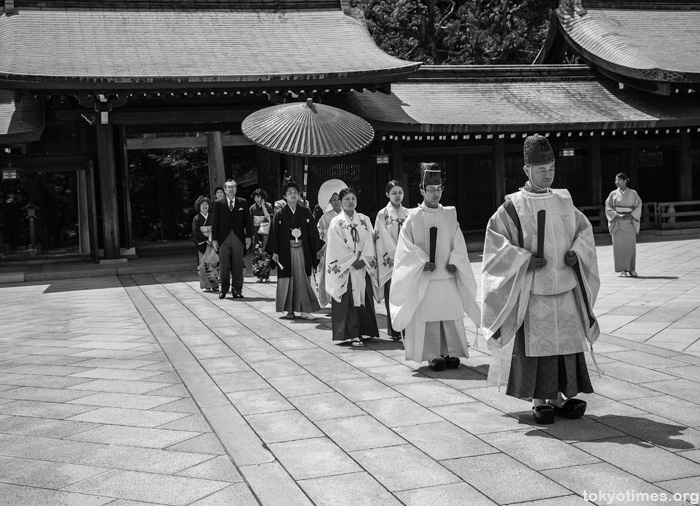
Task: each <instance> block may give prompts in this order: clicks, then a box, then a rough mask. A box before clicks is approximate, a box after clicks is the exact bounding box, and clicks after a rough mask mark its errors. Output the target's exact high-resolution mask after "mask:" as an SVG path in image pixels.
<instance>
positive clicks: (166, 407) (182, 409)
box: [158, 397, 199, 414]
mask: <svg viewBox="0 0 700 506" xmlns="http://www.w3.org/2000/svg"><path fill="white" fill-rule="evenodd" d="M171 399H173V397H171ZM158 411H170V412H173V413H188V414H199V408H198V407H197V405H196V404H195V403H194V401H193V400H192V399H178V400H176V401H172V402H168V403H166V404H159V405H158Z"/></svg>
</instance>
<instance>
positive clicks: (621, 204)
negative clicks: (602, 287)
mask: <svg viewBox="0 0 700 506" xmlns="http://www.w3.org/2000/svg"><path fill="white" fill-rule="evenodd" d="M628 181H629V178H628V177H627V174H625V173H624V172H620V173H619V174H618V175H617V176H615V185H616V186H617V189H616V190H613V191H611V192H610V195H608V198H607V199H606V200H605V216H606V217H607V218H608V230H609V231H610V235H612V241H613V256H614V257H615V272H619V273H620V276H623V277H624V276H627V275H628V274H629V275H630V276H632V277H633V278H636V277H637V270H636V269H637V265H636V264H637V234H639V220H640V219H641V218H642V199H640V198H639V195H637V192H636V191H634V190H633V189H632V188H627V182H628Z"/></svg>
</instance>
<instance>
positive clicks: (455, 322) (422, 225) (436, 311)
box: [389, 204, 481, 362]
mask: <svg viewBox="0 0 700 506" xmlns="http://www.w3.org/2000/svg"><path fill="white" fill-rule="evenodd" d="M431 227H437V229H438V233H437V247H436V251H435V265H436V267H435V270H434V271H424V270H423V267H424V266H425V264H426V262H428V261H429V260H430V256H429V253H430V228H431ZM448 264H452V265H454V266H455V267H457V272H455V273H450V272H448V270H447V265H448ZM389 309H390V312H391V321H392V325H393V327H394V329H396V330H403V329H405V330H406V360H413V361H415V362H422V361H424V360H432V359H434V358H437V357H440V356H441V349H440V331H439V325H438V330H437V333H434V332H430V335H426V327H427V324H428V323H431V322H445V325H444V327H445V334H446V336H445V337H446V340H447V351H448V354H449V355H450V356H453V357H468V356H469V352H468V349H467V336H466V332H465V330H464V313H465V312H466V313H467V315H468V316H469V318H471V320H472V321H474V322H475V323H478V322H479V320H480V318H481V315H480V311H479V305H478V304H477V302H476V280H475V279H474V273H473V272H472V268H471V265H470V263H469V257H468V254H467V244H466V242H465V241H464V235H462V231H461V229H460V227H459V223H458V222H457V210H456V209H455V208H454V207H443V206H442V205H439V206H438V207H437V208H430V207H427V206H425V205H423V204H421V205H420V206H418V207H417V208H415V209H409V210H408V218H407V219H406V222H405V223H404V224H403V227H402V228H401V233H400V234H399V240H398V243H397V245H396V256H395V257H394V275H393V277H392V281H391V294H390V297H389ZM431 327H432V325H431ZM443 354H444V353H443Z"/></svg>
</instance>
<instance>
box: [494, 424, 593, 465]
mask: <svg viewBox="0 0 700 506" xmlns="http://www.w3.org/2000/svg"><path fill="white" fill-rule="evenodd" d="M481 438H482V439H483V440H484V441H485V442H486V443H488V444H490V445H492V446H493V447H495V448H497V449H498V450H500V451H501V452H503V453H505V454H506V455H508V456H510V457H513V458H514V459H516V460H518V461H520V462H522V463H523V464H525V465H526V466H528V467H529V468H531V469H534V470H536V471H540V470H542V469H556V468H559V467H564V466H577V465H582V464H595V463H597V462H600V460H598V459H597V458H595V457H593V456H591V455H590V453H593V454H595V452H589V453H586V452H585V451H581V450H580V449H579V447H577V446H573V445H571V444H568V443H565V442H564V441H561V440H559V439H556V438H554V437H552V436H550V435H548V434H547V433H546V432H545V431H543V430H537V429H532V430H527V429H526V430H518V431H512V432H497V433H493V434H484V435H482V436H481ZM598 443H599V442H596V443H590V444H598ZM601 443H603V442H601Z"/></svg>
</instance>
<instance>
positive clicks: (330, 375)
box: [304, 361, 368, 382]
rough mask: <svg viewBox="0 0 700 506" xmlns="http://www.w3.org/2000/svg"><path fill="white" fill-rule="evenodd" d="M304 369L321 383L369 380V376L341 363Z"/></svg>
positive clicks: (306, 366) (310, 365) (308, 365)
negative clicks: (359, 379)
mask: <svg viewBox="0 0 700 506" xmlns="http://www.w3.org/2000/svg"><path fill="white" fill-rule="evenodd" d="M304 368H305V369H306V370H307V371H309V372H310V373H311V374H313V375H314V376H316V377H317V378H318V379H320V380H321V381H325V382H330V381H338V380H345V379H354V378H367V377H368V376H367V374H365V373H364V372H362V371H360V370H359V369H356V368H355V367H353V366H352V365H350V364H347V363H345V362H341V361H333V362H331V363H320V364H307V365H305V366H304Z"/></svg>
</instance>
